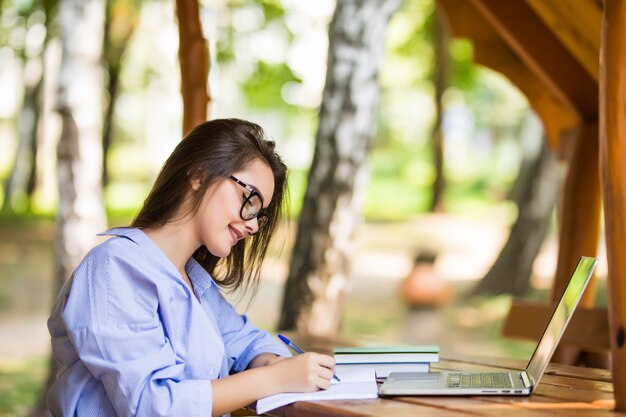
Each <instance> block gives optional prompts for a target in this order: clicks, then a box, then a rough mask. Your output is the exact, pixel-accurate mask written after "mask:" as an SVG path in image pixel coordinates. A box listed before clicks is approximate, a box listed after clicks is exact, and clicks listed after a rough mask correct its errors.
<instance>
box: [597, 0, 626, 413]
mask: <svg viewBox="0 0 626 417" xmlns="http://www.w3.org/2000/svg"><path fill="white" fill-rule="evenodd" d="M600 50H601V57H600V62H601V68H600V107H601V110H602V111H601V112H600V166H601V170H602V171H601V175H602V185H603V189H602V191H603V196H604V223H605V234H606V253H607V261H608V288H609V290H608V294H609V303H608V305H609V324H610V331H611V354H612V359H613V385H614V395H615V409H616V410H618V411H626V346H625V342H626V340H625V339H626V335H625V332H626V262H624V253H626V221H625V220H624V216H625V213H626V172H625V168H624V161H626V117H624V115H626V1H624V0H605V2H604V17H603V24H602V47H601V49H600Z"/></svg>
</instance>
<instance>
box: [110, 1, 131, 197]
mask: <svg viewBox="0 0 626 417" xmlns="http://www.w3.org/2000/svg"><path fill="white" fill-rule="evenodd" d="M138 14H139V13H138V10H137V5H136V4H135V3H133V2H126V1H123V0H107V5H106V18H105V24H104V52H103V56H104V62H106V65H107V73H108V80H107V92H108V96H109V97H108V98H109V100H108V102H107V104H106V108H105V111H104V122H103V128H102V185H103V186H106V185H108V183H109V170H108V168H107V163H106V157H107V154H108V152H109V148H110V147H111V144H112V142H113V127H114V126H113V115H114V114H115V106H116V104H117V97H118V93H119V81H120V73H121V72H122V57H123V56H124V53H125V52H126V49H128V44H129V42H130V38H131V37H132V35H133V33H134V31H135V28H136V27H137V22H138V18H139V16H138ZM112 27H114V28H115V30H114V31H112V30H111V28H112Z"/></svg>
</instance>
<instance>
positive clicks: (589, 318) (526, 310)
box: [502, 301, 609, 351]
mask: <svg viewBox="0 0 626 417" xmlns="http://www.w3.org/2000/svg"><path fill="white" fill-rule="evenodd" d="M553 311H554V304H551V305H548V304H537V303H528V302H522V301H515V302H514V303H513V304H512V305H511V309H510V310H509V314H508V316H507V318H506V321H505V322H504V327H503V328H502V334H503V335H504V336H506V337H511V338H519V339H527V340H534V341H537V340H539V338H540V337H541V335H542V334H543V332H544V330H545V328H546V325H547V324H548V320H550V317H551V315H552V312H553ZM560 345H561V346H562V345H574V346H577V347H580V348H583V349H587V350H591V351H607V350H608V349H609V323H608V319H607V310H606V309H604V308H584V307H580V306H579V307H578V308H577V309H576V312H575V313H574V316H573V317H572V320H571V322H570V324H569V325H568V327H567V330H566V331H565V334H564V335H563V339H561V342H560Z"/></svg>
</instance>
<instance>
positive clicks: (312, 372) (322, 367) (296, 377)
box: [270, 352, 335, 392]
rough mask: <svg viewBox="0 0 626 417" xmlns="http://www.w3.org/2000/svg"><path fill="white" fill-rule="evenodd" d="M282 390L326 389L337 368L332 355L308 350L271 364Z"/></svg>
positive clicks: (305, 390)
mask: <svg viewBox="0 0 626 417" xmlns="http://www.w3.org/2000/svg"><path fill="white" fill-rule="evenodd" d="M270 367H271V368H273V369H272V371H274V375H275V378H276V381H277V382H278V384H279V388H280V391H281V392H311V391H317V390H318V389H326V388H328V386H329V385H330V380H331V379H332V377H333V374H334V370H335V359H334V358H333V357H332V356H328V355H322V354H319V353H315V352H306V353H303V354H302V355H296V356H293V357H291V358H287V359H285V360H282V361H280V362H277V363H275V364H273V365H271V366H270Z"/></svg>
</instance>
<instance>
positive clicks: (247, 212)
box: [241, 193, 263, 220]
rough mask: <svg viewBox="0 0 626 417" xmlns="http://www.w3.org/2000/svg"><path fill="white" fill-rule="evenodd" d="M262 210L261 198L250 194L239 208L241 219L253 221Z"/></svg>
mask: <svg viewBox="0 0 626 417" xmlns="http://www.w3.org/2000/svg"><path fill="white" fill-rule="evenodd" d="M262 208H263V202H262V201H261V198H260V197H259V196H258V195H257V194H254V193H252V194H251V195H249V196H248V198H246V200H245V201H244V202H243V206H241V218H242V219H244V220H251V219H254V218H255V217H256V216H257V215H258V214H259V213H260V212H261V209H262Z"/></svg>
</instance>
